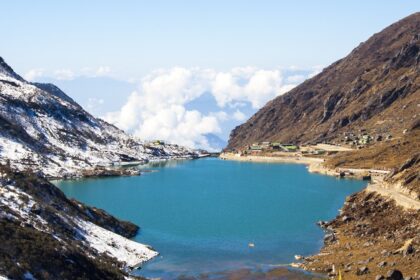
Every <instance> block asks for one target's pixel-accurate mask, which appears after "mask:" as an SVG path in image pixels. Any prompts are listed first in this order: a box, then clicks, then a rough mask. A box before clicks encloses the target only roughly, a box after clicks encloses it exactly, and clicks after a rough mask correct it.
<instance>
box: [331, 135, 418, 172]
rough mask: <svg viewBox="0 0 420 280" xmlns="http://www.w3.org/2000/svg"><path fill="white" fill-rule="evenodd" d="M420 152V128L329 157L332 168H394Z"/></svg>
mask: <svg viewBox="0 0 420 280" xmlns="http://www.w3.org/2000/svg"><path fill="white" fill-rule="evenodd" d="M419 152H420V129H415V130H413V131H411V132H409V133H407V134H406V135H404V136H403V137H401V138H399V139H394V140H392V141H389V142H383V143H380V144H376V145H373V146H370V147H367V148H363V149H360V150H355V151H351V152H342V153H338V154H336V155H334V156H331V157H329V158H327V160H326V163H325V164H326V165H327V166H328V167H331V168H336V167H347V168H367V169H370V168H372V169H389V170H391V169H394V168H399V167H400V166H401V165H402V164H404V162H406V161H407V160H408V159H410V158H412V157H413V156H414V155H415V154H417V153H419Z"/></svg>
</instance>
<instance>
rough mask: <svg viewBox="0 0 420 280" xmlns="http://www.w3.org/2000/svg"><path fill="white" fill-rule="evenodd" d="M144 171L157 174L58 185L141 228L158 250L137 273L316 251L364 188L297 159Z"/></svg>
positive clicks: (245, 263)
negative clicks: (326, 224) (348, 200)
mask: <svg viewBox="0 0 420 280" xmlns="http://www.w3.org/2000/svg"><path fill="white" fill-rule="evenodd" d="M142 168H144V169H150V170H155V171H156V172H150V173H145V174H144V175H142V176H139V177H118V178H106V179H86V180H77V181H59V182H55V183H56V185H57V186H59V187H60V188H61V189H62V190H63V191H64V192H65V193H66V194H67V195H68V196H70V197H73V198H76V199H78V200H80V201H83V202H85V203H87V204H89V205H92V206H96V207H100V208H103V209H106V210H107V211H108V212H110V213H112V214H114V215H115V216H117V217H119V218H122V219H125V220H129V221H131V222H133V223H135V224H137V225H140V226H141V231H140V234H139V235H137V236H136V237H135V240H137V241H139V242H142V243H146V244H149V245H151V246H153V247H154V248H155V249H156V250H157V251H159V252H160V254H161V255H160V256H158V257H157V258H156V259H155V260H153V261H151V262H149V263H148V264H146V265H145V266H144V267H143V268H142V269H141V270H139V271H137V272H135V273H136V274H139V275H143V276H148V277H163V278H165V279H173V278H176V277H178V276H180V275H199V274H202V273H209V272H218V271H229V270H234V269H243V268H251V269H267V268H271V267H275V266H277V265H280V264H285V263H290V262H292V261H293V260H294V257H293V256H294V255H295V254H300V255H308V254H313V253H315V252H317V250H319V249H320V248H321V246H322V238H323V232H322V231H321V230H320V229H319V228H318V227H317V226H316V225H315V223H316V221H318V220H327V219H331V218H333V217H334V216H335V215H337V213H338V209H339V208H340V207H341V206H342V204H343V202H344V199H345V197H346V196H348V195H349V194H352V193H354V192H356V191H358V190H360V189H362V188H363V187H364V186H365V183H364V182H362V181H357V180H339V179H336V178H334V177H330V176H323V175H317V174H311V173H308V172H307V169H306V167H305V166H303V165H294V164H273V163H271V164H266V163H247V162H235V161H223V160H220V159H201V160H191V161H171V162H167V163H165V164H154V165H148V166H146V167H144V166H143V167H142ZM249 243H254V244H255V247H254V248H250V247H249V246H248V244H249Z"/></svg>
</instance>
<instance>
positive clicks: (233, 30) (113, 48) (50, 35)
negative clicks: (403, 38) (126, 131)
mask: <svg viewBox="0 0 420 280" xmlns="http://www.w3.org/2000/svg"><path fill="white" fill-rule="evenodd" d="M1 6H2V8H1V9H2V11H3V13H2V16H1V18H0V24H1V26H3V28H2V41H3V43H2V44H1V46H0V51H1V55H2V56H4V57H6V59H7V60H8V61H11V62H13V65H15V68H18V70H20V71H23V72H24V71H26V70H28V69H31V68H35V67H43V68H81V67H87V66H89V67H95V66H100V65H103V64H106V65H110V66H112V67H113V69H115V71H116V72H118V74H119V75H121V76H122V77H124V75H126V76H133V77H136V76H137V75H139V74H140V75H142V74H146V73H147V72H149V71H150V70H153V69H155V68H160V67H168V66H186V67H189V66H204V67H212V68H218V69H227V68H231V67H237V66H246V65H253V66H259V67H273V66H278V65H281V66H289V65H297V66H302V67H306V66H313V65H318V64H321V65H326V64H329V63H331V62H333V61H334V60H336V59H338V58H340V57H342V56H344V55H345V54H347V53H348V52H349V51H350V50H351V49H352V48H354V46H355V45H357V44H358V43H359V42H361V41H364V40H366V39H367V38H368V37H369V36H370V35H372V34H373V33H374V32H378V31H380V30H381V29H383V28H384V27H386V26H387V25H389V24H391V23H393V22H395V21H396V20H398V19H400V18H402V17H405V16H407V15H409V14H411V13H413V12H416V11H418V10H419V9H420V1H416V0H411V1H388V0H380V1H379V0H376V1H375V0H370V1H360V0H359V1H357V0H355V1H331V0H322V1H321V0H320V1H313V0H311V1H309V0H308V1H279V0H278V1H267V0H258V1H257V0H255V1H246V0H237V1H234V0H231V1H226V0H223V1H217V0H214V1H213V0H212V1H193V0H191V1H176V0H167V1H161V0H154V1H135V0H133V1H127V0H122V1H106V0H105V1H104V0H101V1H97V0H96V1H95V0H90V1H85V0H72V1H56V0H49V1H46V0H38V1H30V0H27V1H22V0H17V1H2V5H1ZM6 27H7V28H6ZM6 42H7V43H6Z"/></svg>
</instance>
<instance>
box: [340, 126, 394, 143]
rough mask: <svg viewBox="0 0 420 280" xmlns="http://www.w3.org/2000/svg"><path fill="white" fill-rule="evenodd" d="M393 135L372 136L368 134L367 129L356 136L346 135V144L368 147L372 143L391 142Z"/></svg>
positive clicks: (352, 134)
mask: <svg viewBox="0 0 420 280" xmlns="http://www.w3.org/2000/svg"><path fill="white" fill-rule="evenodd" d="M391 139H392V135H391V134H388V135H386V136H383V135H381V134H378V135H375V136H372V135H370V134H368V133H367V132H366V130H365V129H361V130H360V134H358V135H357V134H354V133H344V142H345V143H346V144H348V145H352V146H366V145H369V144H371V143H372V142H374V141H375V142H379V141H382V140H391Z"/></svg>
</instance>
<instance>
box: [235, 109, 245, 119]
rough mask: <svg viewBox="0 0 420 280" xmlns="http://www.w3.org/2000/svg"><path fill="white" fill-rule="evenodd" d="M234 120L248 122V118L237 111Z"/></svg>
mask: <svg viewBox="0 0 420 280" xmlns="http://www.w3.org/2000/svg"><path fill="white" fill-rule="evenodd" d="M233 119H234V120H236V121H240V122H241V121H244V120H246V116H245V114H244V113H242V112H241V111H239V110H236V111H235V113H233Z"/></svg>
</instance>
